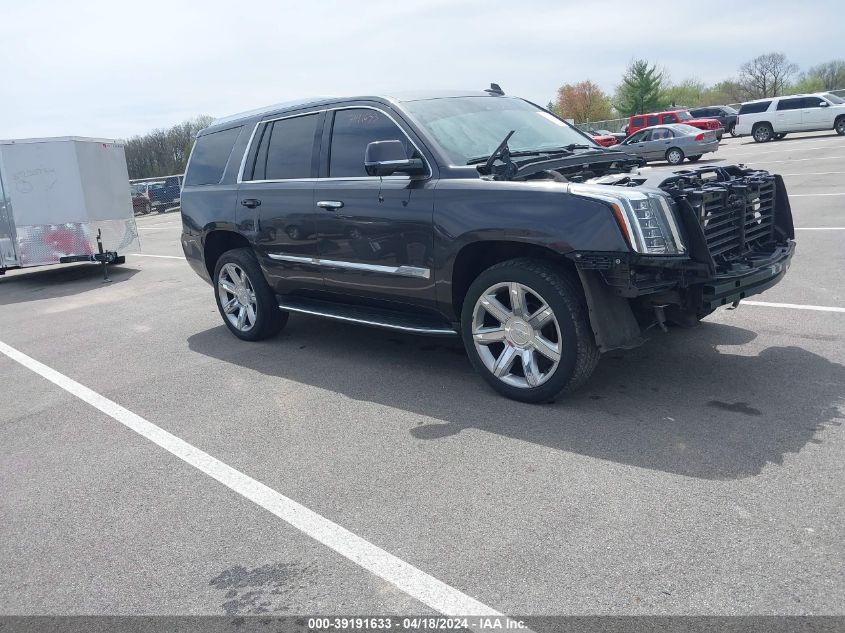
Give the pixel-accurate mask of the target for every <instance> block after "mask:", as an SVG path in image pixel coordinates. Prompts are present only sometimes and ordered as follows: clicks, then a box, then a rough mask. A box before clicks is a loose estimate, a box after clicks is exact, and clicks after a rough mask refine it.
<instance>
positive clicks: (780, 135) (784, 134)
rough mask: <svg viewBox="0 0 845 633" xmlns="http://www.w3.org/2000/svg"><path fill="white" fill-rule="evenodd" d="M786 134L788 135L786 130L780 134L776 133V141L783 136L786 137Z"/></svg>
mask: <svg viewBox="0 0 845 633" xmlns="http://www.w3.org/2000/svg"><path fill="white" fill-rule="evenodd" d="M785 136H786V132H779V133H778V134H775V135H774V136H773V137H772V138H773V139H774V140H776V141H779V140H781V139H782V138H784V137H785Z"/></svg>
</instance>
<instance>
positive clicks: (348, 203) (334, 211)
mask: <svg viewBox="0 0 845 633" xmlns="http://www.w3.org/2000/svg"><path fill="white" fill-rule="evenodd" d="M400 120H401V119H399V118H398V116H396V115H395V113H394V112H392V111H389V110H388V108H387V107H386V106H381V105H379V106H378V107H376V106H370V105H359V106H350V107H345V108H339V109H336V110H334V111H331V112H329V113H328V114H327V117H326V131H325V133H324V136H323V146H324V148H325V149H324V152H323V160H322V162H321V174H322V175H324V176H325V177H322V178H320V179H319V180H318V181H317V184H316V188H315V198H314V206H313V212H314V213H315V214H316V215H317V217H318V218H319V220H318V227H319V228H318V235H319V237H320V240H321V241H322V244H323V250H322V254H321V263H322V265H323V271H324V279H325V286H326V290H329V291H336V292H338V293H343V294H345V295H349V294H352V295H359V296H362V297H367V298H374V299H390V300H397V299H398V300H400V301H402V302H405V303H410V304H416V305H422V306H432V305H433V304H434V279H433V276H432V268H433V245H434V229H433V225H432V214H433V209H434V185H433V179H432V172H431V167H429V171H428V175H427V176H415V177H409V176H406V175H393V176H384V177H378V176H369V175H368V174H367V172H366V170H365V169H364V152H365V150H366V148H367V145H368V144H369V143H371V142H374V141H387V140H399V141H401V142H402V143H403V145H404V146H405V150H406V152H407V154H408V156H409V157H413V156H414V155H419V156H420V157H423V159H424V160H426V162H427V164H428V165H429V166H430V165H431V161H430V160H427V159H426V158H425V157H424V156H423V154H422V153H421V152H420V150H419V145H418V144H417V141H413V140H411V135H412V134H413V132H412V131H411V130H410V128H408V127H407V126H405V125H404V123H402V124H400V123H399V121H400Z"/></svg>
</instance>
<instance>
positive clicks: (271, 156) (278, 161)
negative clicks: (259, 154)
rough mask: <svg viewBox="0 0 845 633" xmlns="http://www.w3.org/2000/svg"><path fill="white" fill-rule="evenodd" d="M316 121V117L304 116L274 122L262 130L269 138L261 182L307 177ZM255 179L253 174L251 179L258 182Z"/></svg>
mask: <svg viewBox="0 0 845 633" xmlns="http://www.w3.org/2000/svg"><path fill="white" fill-rule="evenodd" d="M318 119H319V115H318V114H305V115H303V116H297V117H293V118H290V119H281V120H279V121H274V122H273V127H272V129H270V130H265V132H264V134H265V136H266V135H268V134H269V137H268V140H267V159H266V162H265V165H264V178H263V180H284V179H288V178H310V177H311V175H312V169H311V166H312V164H313V162H314V161H313V159H314V140H315V137H316V135H317V121H318ZM263 141H264V139H263V138H262V142H263ZM256 162H257V161H256ZM259 176H260V174H259V173H258V172H257V171H256V173H255V179H256V180H262V178H260V177H259Z"/></svg>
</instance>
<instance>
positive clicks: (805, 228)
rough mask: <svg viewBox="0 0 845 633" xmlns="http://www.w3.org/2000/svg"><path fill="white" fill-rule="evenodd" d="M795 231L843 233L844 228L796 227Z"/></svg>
mask: <svg viewBox="0 0 845 633" xmlns="http://www.w3.org/2000/svg"><path fill="white" fill-rule="evenodd" d="M795 230H796V231H845V226H796V227H795Z"/></svg>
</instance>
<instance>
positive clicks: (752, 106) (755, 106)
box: [739, 101, 772, 114]
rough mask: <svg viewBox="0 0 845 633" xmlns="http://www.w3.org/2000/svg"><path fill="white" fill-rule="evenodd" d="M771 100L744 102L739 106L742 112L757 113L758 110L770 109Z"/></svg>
mask: <svg viewBox="0 0 845 633" xmlns="http://www.w3.org/2000/svg"><path fill="white" fill-rule="evenodd" d="M771 103H772V102H771V101H757V102H755V103H743V104H742V106H740V108H739V113H740V114H756V113H757V112H765V111H766V110H768V109H769V105H770V104H771Z"/></svg>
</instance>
